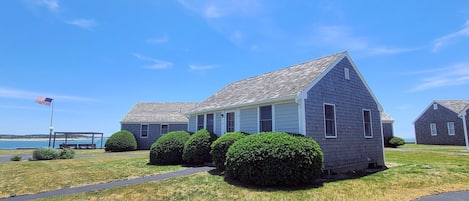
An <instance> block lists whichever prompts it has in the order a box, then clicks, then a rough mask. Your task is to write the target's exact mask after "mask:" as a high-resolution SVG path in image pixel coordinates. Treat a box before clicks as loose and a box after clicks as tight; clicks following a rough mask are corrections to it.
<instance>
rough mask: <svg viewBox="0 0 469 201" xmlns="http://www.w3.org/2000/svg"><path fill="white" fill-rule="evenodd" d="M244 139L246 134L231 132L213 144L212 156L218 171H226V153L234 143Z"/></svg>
mask: <svg viewBox="0 0 469 201" xmlns="http://www.w3.org/2000/svg"><path fill="white" fill-rule="evenodd" d="M244 137H246V134H245V133H242V132H231V133H226V134H225V135H223V136H221V137H220V138H218V139H217V140H215V141H214V142H213V143H212V145H211V151H210V154H211V155H212V159H213V164H214V165H215V167H216V168H217V169H218V170H220V171H224V170H225V160H226V152H227V151H228V148H230V146H231V145H232V144H233V143H235V142H236V141H238V140H239V139H241V138H244Z"/></svg>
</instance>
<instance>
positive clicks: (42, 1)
mask: <svg viewBox="0 0 469 201" xmlns="http://www.w3.org/2000/svg"><path fill="white" fill-rule="evenodd" d="M26 2H27V3H29V4H30V5H35V6H43V7H46V8H47V9H49V10H50V11H56V10H58V9H59V8H60V6H59V1H58V0H28V1H26Z"/></svg>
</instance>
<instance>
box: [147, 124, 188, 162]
mask: <svg viewBox="0 0 469 201" xmlns="http://www.w3.org/2000/svg"><path fill="white" fill-rule="evenodd" d="M190 136H191V135H190V134H189V133H188V132H186V131H173V132H169V133H166V134H165V135H163V136H161V137H160V138H158V140H156V142H155V143H153V144H152V145H151V149H150V164H152V165H177V164H182V163H184V160H182V152H183V150H184V143H186V142H187V140H189V138H190Z"/></svg>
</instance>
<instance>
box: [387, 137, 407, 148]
mask: <svg viewBox="0 0 469 201" xmlns="http://www.w3.org/2000/svg"><path fill="white" fill-rule="evenodd" d="M404 144H405V141H404V139H402V138H400V137H392V138H391V139H390V140H389V146H390V147H394V148H397V147H399V146H401V145H404Z"/></svg>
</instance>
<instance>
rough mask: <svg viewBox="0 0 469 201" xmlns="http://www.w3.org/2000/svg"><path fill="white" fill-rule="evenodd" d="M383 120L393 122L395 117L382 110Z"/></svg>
mask: <svg viewBox="0 0 469 201" xmlns="http://www.w3.org/2000/svg"><path fill="white" fill-rule="evenodd" d="M381 121H382V122H384V123H393V122H394V119H393V118H392V117H391V116H389V114H387V113H385V112H381Z"/></svg>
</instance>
